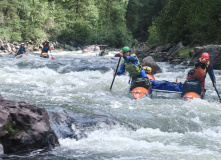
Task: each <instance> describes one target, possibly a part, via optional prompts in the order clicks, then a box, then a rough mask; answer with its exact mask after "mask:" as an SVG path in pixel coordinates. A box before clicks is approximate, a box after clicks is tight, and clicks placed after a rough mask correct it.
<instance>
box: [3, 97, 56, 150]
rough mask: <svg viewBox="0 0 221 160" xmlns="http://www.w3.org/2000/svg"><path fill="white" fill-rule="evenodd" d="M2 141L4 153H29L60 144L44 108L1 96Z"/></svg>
mask: <svg viewBox="0 0 221 160" xmlns="http://www.w3.org/2000/svg"><path fill="white" fill-rule="evenodd" d="M0 143H1V145H2V146H3V148H4V154H11V153H13V154H15V153H28V152H30V151H32V150H35V149H52V148H53V147H55V146H57V145H59V142H58V138H57V136H56V135H55V133H54V131H53V130H52V129H51V127H50V124H49V116H48V113H47V111H46V110H45V109H44V108H41V107H37V106H34V105H30V104H28V103H26V102H14V101H10V100H4V99H3V98H0Z"/></svg>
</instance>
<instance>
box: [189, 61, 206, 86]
mask: <svg viewBox="0 0 221 160" xmlns="http://www.w3.org/2000/svg"><path fill="white" fill-rule="evenodd" d="M209 63H210V62H208V63H207V64H206V67H205V68H204V69H203V68H202V67H201V66H199V67H197V68H194V69H193V72H194V73H193V75H192V79H196V80H198V81H200V82H203V81H204V80H205V77H206V73H207V69H208V66H209Z"/></svg>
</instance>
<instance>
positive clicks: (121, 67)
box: [117, 64, 125, 75]
mask: <svg viewBox="0 0 221 160" xmlns="http://www.w3.org/2000/svg"><path fill="white" fill-rule="evenodd" d="M124 72H125V64H121V66H120V69H119V71H118V72H117V75H121V74H123V73H124Z"/></svg>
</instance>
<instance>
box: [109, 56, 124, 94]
mask: <svg viewBox="0 0 221 160" xmlns="http://www.w3.org/2000/svg"><path fill="white" fill-rule="evenodd" d="M120 60H121V57H120V58H119V61H118V64H117V68H116V70H115V74H114V78H113V81H112V83H111V86H110V90H111V89H112V86H113V84H114V80H115V77H116V74H117V70H118V67H119V64H120Z"/></svg>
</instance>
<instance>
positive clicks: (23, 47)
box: [16, 42, 26, 56]
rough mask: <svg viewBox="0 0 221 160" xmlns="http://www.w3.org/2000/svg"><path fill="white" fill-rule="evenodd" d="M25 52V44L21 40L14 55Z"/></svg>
mask: <svg viewBox="0 0 221 160" xmlns="http://www.w3.org/2000/svg"><path fill="white" fill-rule="evenodd" d="M25 53H26V49H25V44H24V43H23V42H22V43H21V45H20V48H19V50H18V51H17V53H16V56H17V55H22V54H25Z"/></svg>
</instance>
